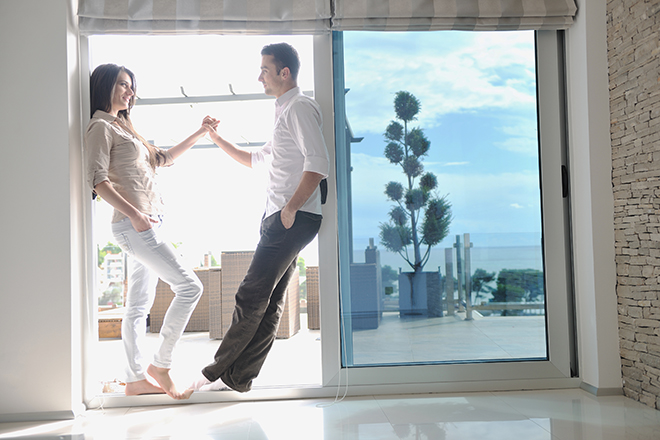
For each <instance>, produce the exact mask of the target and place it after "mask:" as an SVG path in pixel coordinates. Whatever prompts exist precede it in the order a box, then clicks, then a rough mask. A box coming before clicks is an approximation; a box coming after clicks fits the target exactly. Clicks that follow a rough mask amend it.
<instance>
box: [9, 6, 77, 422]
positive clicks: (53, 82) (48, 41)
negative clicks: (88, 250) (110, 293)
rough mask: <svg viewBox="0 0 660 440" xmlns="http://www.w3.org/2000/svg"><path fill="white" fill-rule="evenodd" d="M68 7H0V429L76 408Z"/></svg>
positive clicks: (72, 62)
mask: <svg viewBox="0 0 660 440" xmlns="http://www.w3.org/2000/svg"><path fill="white" fill-rule="evenodd" d="M71 3H72V2H71V1H70V0H21V1H9V0H0V60H1V61H0V77H1V79H2V80H1V81H0V96H1V97H2V98H0V103H1V105H2V117H0V133H2V136H1V137H0V139H2V140H1V141H0V142H1V147H0V148H1V152H2V159H1V160H0V207H1V208H0V209H1V214H0V231H2V253H0V298H1V304H2V307H0V335H2V342H1V346H0V347H1V349H0V389H1V390H2V397H1V398H0V421H2V420H20V419H21V418H35V417H43V418H49V417H63V416H70V415H71V414H72V413H73V411H75V410H77V409H79V408H80V407H81V401H82V399H81V387H80V371H81V368H80V360H79V359H80V332H79V325H78V323H79V322H80V312H79V310H80V307H79V298H80V297H81V289H80V285H81V283H80V282H79V281H77V280H76V281H74V279H80V273H81V270H80V267H79V263H78V262H77V261H80V260H79V257H80V255H79V254H80V252H78V251H76V250H75V249H73V248H72V246H74V245H75V246H77V243H79V242H80V239H79V236H80V232H79V231H77V229H78V228H77V227H75V225H76V223H77V221H73V220H72V215H71V213H72V212H74V211H75V209H74V208H75V207H76V206H79V205H80V203H79V201H78V200H76V198H77V196H76V192H79V191H76V192H74V193H73V198H72V191H71V189H72V188H73V187H74V186H76V187H79V186H80V185H79V184H78V183H77V182H76V183H75V184H74V183H73V182H72V178H73V179H77V178H79V176H80V171H79V170H80V166H79V165H80V158H79V155H80V154H79V152H80V122H79V121H80V112H79V110H78V107H79V103H80V99H79V89H80V87H79V85H78V84H79V79H78V75H77V69H76V65H77V36H76V35H75V33H74V31H73V18H72V17H73V11H74V9H73V8H74V6H73V5H72V4H71ZM72 152H73V155H72V154H71V153H72ZM72 164H73V165H72ZM72 231H74V232H73V234H72Z"/></svg>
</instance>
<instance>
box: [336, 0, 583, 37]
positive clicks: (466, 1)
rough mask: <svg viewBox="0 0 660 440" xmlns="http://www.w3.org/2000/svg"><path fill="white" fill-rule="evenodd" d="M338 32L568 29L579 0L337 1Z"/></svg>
mask: <svg viewBox="0 0 660 440" xmlns="http://www.w3.org/2000/svg"><path fill="white" fill-rule="evenodd" d="M334 3H335V10H334V14H333V19H332V29H333V30H370V31H433V30H467V31H472V30H474V31H494V30H530V29H531V30H543V29H555V30H556V29H566V28H568V27H569V26H570V25H571V24H572V23H573V17H574V15H575V13H576V11H577V7H576V6H575V0H335V2H334Z"/></svg>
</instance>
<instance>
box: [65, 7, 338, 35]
mask: <svg viewBox="0 0 660 440" xmlns="http://www.w3.org/2000/svg"><path fill="white" fill-rule="evenodd" d="M78 16H79V19H80V21H79V23H80V30H81V31H82V32H83V33H112V34H126V33H131V34H185V33H194V34H205V33H226V34H232V33H234V34H296V33H298V34H307V33H312V34H314V33H319V32H327V31H328V23H329V21H330V17H331V9H330V0H80V2H79V6H78Z"/></svg>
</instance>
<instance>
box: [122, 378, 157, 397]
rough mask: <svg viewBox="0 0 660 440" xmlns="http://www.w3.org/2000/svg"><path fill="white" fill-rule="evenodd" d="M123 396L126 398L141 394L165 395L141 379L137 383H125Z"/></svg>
mask: <svg viewBox="0 0 660 440" xmlns="http://www.w3.org/2000/svg"><path fill="white" fill-rule="evenodd" d="M124 394H126V395H127V396H139V395H142V394H165V391H164V390H163V389H162V388H161V387H158V386H156V385H154V384H152V383H151V382H149V381H148V380H147V379H142V380H138V381H137V382H127V383H126V388H125V389H124Z"/></svg>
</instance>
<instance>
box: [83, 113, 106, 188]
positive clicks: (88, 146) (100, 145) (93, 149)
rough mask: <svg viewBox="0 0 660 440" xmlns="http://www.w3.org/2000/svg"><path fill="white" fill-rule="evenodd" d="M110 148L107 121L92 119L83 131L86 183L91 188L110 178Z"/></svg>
mask: <svg viewBox="0 0 660 440" xmlns="http://www.w3.org/2000/svg"><path fill="white" fill-rule="evenodd" d="M111 148H112V133H111V131H110V127H109V126H108V124H107V123H105V122H104V121H101V120H97V121H93V122H92V123H91V124H90V125H89V127H88V129H87V132H86V133H85V150H86V152H87V183H88V184H89V185H90V186H91V188H92V189H94V188H95V187H96V185H98V184H99V183H101V182H103V181H105V180H108V181H109V180H110V179H109V178H108V169H109V167H110V149H111Z"/></svg>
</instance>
